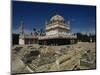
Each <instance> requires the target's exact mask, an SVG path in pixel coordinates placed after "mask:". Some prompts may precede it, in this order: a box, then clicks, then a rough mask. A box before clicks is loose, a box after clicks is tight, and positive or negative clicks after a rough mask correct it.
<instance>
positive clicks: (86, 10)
mask: <svg viewBox="0 0 100 75" xmlns="http://www.w3.org/2000/svg"><path fill="white" fill-rule="evenodd" d="M12 9H13V10H12V31H13V32H15V33H17V32H18V29H19V26H20V22H21V21H23V22H24V28H25V31H26V32H29V31H32V29H33V28H37V29H41V28H44V27H45V21H46V20H47V21H49V20H50V18H51V17H52V16H54V15H56V14H59V15H61V16H63V17H64V19H65V21H66V22H67V21H70V23H71V25H70V27H71V31H72V32H83V33H84V32H85V33H89V32H91V33H92V32H95V27H96V7H95V6H83V5H69V4H52V3H36V2H21V1H13V3H12Z"/></svg>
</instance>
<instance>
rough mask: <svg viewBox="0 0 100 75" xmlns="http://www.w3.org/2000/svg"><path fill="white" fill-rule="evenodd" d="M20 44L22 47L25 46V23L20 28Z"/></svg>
mask: <svg viewBox="0 0 100 75" xmlns="http://www.w3.org/2000/svg"><path fill="white" fill-rule="evenodd" d="M19 34H20V35H19V44H20V45H24V44H25V40H24V27H23V21H21V25H20V28H19Z"/></svg>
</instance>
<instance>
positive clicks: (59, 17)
mask: <svg viewBox="0 0 100 75" xmlns="http://www.w3.org/2000/svg"><path fill="white" fill-rule="evenodd" d="M56 20H58V21H64V18H63V17H62V16H60V15H55V16H53V17H52V18H51V19H50V21H56Z"/></svg>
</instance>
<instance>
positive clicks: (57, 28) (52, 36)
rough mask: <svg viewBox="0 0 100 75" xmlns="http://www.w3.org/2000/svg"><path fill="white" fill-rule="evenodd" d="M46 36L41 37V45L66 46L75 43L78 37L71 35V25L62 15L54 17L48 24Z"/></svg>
mask: <svg viewBox="0 0 100 75" xmlns="http://www.w3.org/2000/svg"><path fill="white" fill-rule="evenodd" d="M45 26H46V28H45V31H46V36H42V37H39V39H40V44H42V43H44V44H47V45H64V44H70V43H75V42H76V41H77V36H76V35H73V34H71V33H70V23H69V21H65V20H64V18H63V17H62V16H61V15H54V16H53V17H51V19H50V20H49V21H48V22H46V25H45Z"/></svg>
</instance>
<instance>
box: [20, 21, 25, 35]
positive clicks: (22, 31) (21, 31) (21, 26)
mask: <svg viewBox="0 0 100 75" xmlns="http://www.w3.org/2000/svg"><path fill="white" fill-rule="evenodd" d="M23 25H24V23H23V21H21V25H20V29H19V31H20V32H19V33H20V35H23V34H24V27H23Z"/></svg>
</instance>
